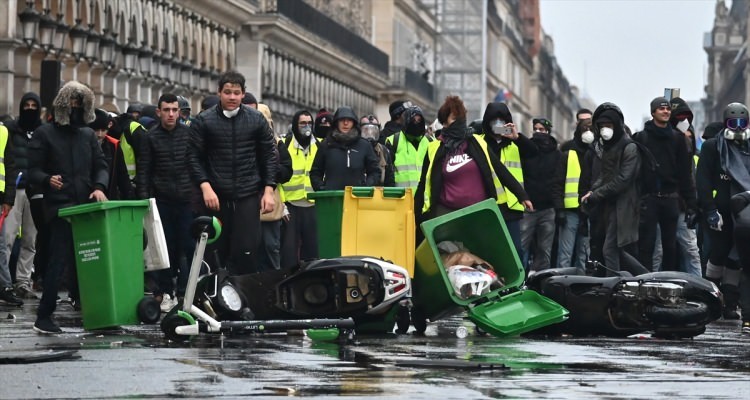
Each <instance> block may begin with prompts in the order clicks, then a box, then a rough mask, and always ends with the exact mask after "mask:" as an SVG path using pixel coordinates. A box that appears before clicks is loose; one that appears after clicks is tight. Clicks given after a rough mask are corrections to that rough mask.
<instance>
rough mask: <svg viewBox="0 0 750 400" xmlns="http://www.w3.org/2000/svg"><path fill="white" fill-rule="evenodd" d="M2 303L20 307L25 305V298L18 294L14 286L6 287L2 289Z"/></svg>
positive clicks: (0, 300) (0, 295)
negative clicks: (19, 296) (20, 297)
mask: <svg viewBox="0 0 750 400" xmlns="http://www.w3.org/2000/svg"><path fill="white" fill-rule="evenodd" d="M0 303H5V304H10V305H12V306H19V307H20V306H22V305H23V300H21V299H19V298H18V297H17V296H16V294H15V292H14V290H13V288H12V287H7V288H5V289H0Z"/></svg>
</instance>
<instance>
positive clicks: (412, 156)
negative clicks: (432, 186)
mask: <svg viewBox="0 0 750 400" xmlns="http://www.w3.org/2000/svg"><path fill="white" fill-rule="evenodd" d="M396 135H403V136H404V137H400V138H399V139H398V147H397V148H396V154H395V155H394V157H395V161H394V163H393V169H394V178H395V181H396V186H398V187H410V188H411V191H412V193H415V192H416V191H417V186H418V185H419V178H420V176H421V175H422V164H423V163H424V157H425V155H426V154H427V149H428V148H429V146H430V140H429V139H427V138H426V137H424V136H423V137H422V139H421V140H420V141H419V148H416V149H415V148H414V146H413V145H412V144H411V143H410V142H409V140H408V139H407V138H406V135H405V134H404V133H403V132H396V133H395V134H393V135H391V136H389V137H388V138H387V139H386V140H385V141H386V143H388V144H389V145H390V146H391V147H393V142H394V139H395V137H396Z"/></svg>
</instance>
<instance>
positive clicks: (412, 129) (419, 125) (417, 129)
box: [404, 122, 425, 137]
mask: <svg viewBox="0 0 750 400" xmlns="http://www.w3.org/2000/svg"><path fill="white" fill-rule="evenodd" d="M424 130H425V127H424V123H423V122H415V123H409V124H408V125H406V129H405V130H404V133H406V134H407V135H411V136H413V137H418V136H422V135H424Z"/></svg>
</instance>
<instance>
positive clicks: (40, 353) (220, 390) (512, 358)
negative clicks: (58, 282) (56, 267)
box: [0, 293, 750, 399]
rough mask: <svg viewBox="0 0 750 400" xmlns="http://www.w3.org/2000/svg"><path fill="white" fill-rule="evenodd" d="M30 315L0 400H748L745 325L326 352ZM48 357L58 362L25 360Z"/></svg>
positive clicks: (293, 340)
mask: <svg viewBox="0 0 750 400" xmlns="http://www.w3.org/2000/svg"><path fill="white" fill-rule="evenodd" d="M61 295H63V293H61ZM35 311H36V301H27V305H25V306H24V307H22V308H21V309H18V308H12V307H9V306H6V305H0V317H2V320H0V363H2V364H0V398H2V399H25V398H58V399H59V398H96V399H101V398H125V397H131V398H165V397H183V398H211V397H218V398H237V397H245V396H255V397H271V396H300V397H332V396H337V397H341V398H348V397H351V398H353V397H357V398H363V397H375V396H377V397H384V398H402V399H403V398H409V399H421V398H430V399H437V398H440V399H480V398H565V399H582V398H592V399H593V398H597V399H599V398H608V399H619V398H628V399H630V398H642V399H654V398H664V399H669V398H680V399H706V398H725V399H740V398H748V396H750V395H749V394H748V393H750V335H742V334H741V333H740V329H739V322H738V321H718V322H716V323H714V324H712V325H710V326H709V327H708V330H707V332H706V333H705V334H703V335H701V336H698V337H696V338H695V339H693V340H662V339H654V338H651V337H650V336H649V335H648V334H643V335H637V336H634V337H630V338H626V339H609V338H585V339H581V338H554V339H550V338H526V337H523V338H511V339H498V338H494V337H491V336H477V335H469V336H468V337H467V338H465V339H459V338H456V336H455V334H454V332H455V329H456V327H457V326H459V325H461V324H463V322H462V320H461V319H460V318H458V317H456V318H453V319H449V320H443V321H439V322H437V323H432V324H430V326H429V327H428V330H427V333H426V335H425V336H415V335H411V334H409V335H395V334H393V335H380V336H358V337H356V338H355V340H354V341H346V340H340V341H339V342H335V343H328V342H313V341H311V340H310V339H309V338H307V337H304V336H302V335H287V334H275V335H265V336H258V335H255V336H253V335H243V336H236V335H235V336H222V335H218V334H216V335H208V334H204V335H203V336H200V337H197V338H194V339H193V340H192V341H190V342H188V343H181V344H177V343H171V342H168V341H167V340H166V339H164V338H163V335H162V333H161V331H160V330H159V327H158V326H157V325H140V326H126V327H122V328H121V329H117V330H108V331H102V332H87V331H84V330H83V329H82V328H80V326H81V320H80V313H78V312H75V311H72V309H71V308H70V306H68V305H61V306H60V307H59V308H58V312H57V313H56V316H57V320H58V322H59V323H60V325H61V326H62V327H63V330H64V331H65V332H64V333H63V334H62V335H59V336H42V335H38V334H37V333H35V332H34V331H32V329H31V327H32V324H33V322H34V313H35ZM9 314H10V315H12V316H14V317H15V318H14V319H12V318H9V317H10V315H9ZM51 351H53V352H57V353H50V352H51ZM65 351H68V352H65ZM50 354H60V355H61V357H63V358H62V359H61V360H57V361H49V360H48V361H41V360H38V361H37V362H30V361H32V360H30V359H29V358H30V357H44V356H49V355H50ZM18 361H26V362H27V363H17V362H18ZM476 366H480V367H481V368H474V367H476Z"/></svg>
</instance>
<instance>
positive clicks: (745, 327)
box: [742, 321, 750, 334]
mask: <svg viewBox="0 0 750 400" xmlns="http://www.w3.org/2000/svg"><path fill="white" fill-rule="evenodd" d="M742 333H745V334H750V321H744V322H742Z"/></svg>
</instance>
